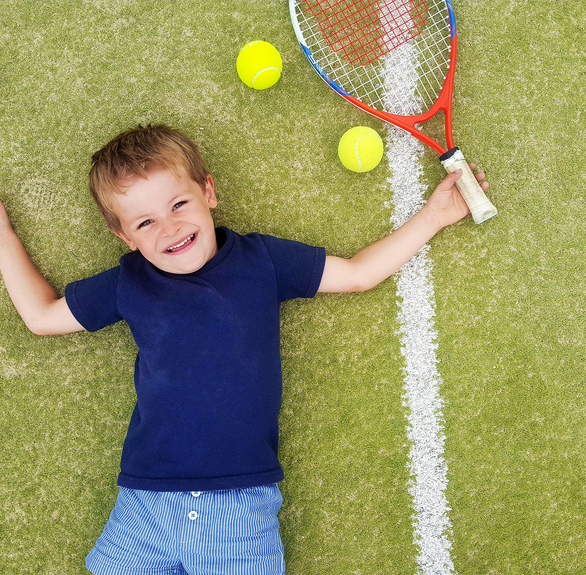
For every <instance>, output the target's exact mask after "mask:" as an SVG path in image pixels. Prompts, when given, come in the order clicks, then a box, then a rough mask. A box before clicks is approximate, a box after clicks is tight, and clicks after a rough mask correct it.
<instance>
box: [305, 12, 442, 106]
mask: <svg viewBox="0 0 586 575" xmlns="http://www.w3.org/2000/svg"><path fill="white" fill-rule="evenodd" d="M342 4H343V5H344V6H345V9H344V10H343V11H342V12H341V14H342V15H346V20H343V19H342V18H341V17H340V16H339V15H337V14H336V15H333V13H332V12H327V10H328V9H329V10H332V7H334V8H336V10H339V9H340V8H341V5H342ZM349 5H352V8H351V9H350V7H349ZM374 9H376V18H375V17H374V16H373V10H374ZM319 10H321V11H322V12H326V13H327V14H328V16H329V21H328V23H327V24H326V23H324V21H323V20H324V18H325V17H324V16H321V20H320V19H319V18H318V17H316V16H315V15H314V13H319ZM296 16H297V20H298V24H299V28H300V29H301V31H302V34H303V37H304V40H305V42H306V44H307V46H308V48H309V50H310V51H311V52H312V55H313V57H314V59H315V61H316V62H317V63H318V64H319V65H320V66H321V67H322V68H323V70H324V72H325V73H326V74H327V75H328V76H329V77H330V79H331V80H333V81H334V82H335V83H336V84H337V85H338V86H340V87H341V88H342V89H343V90H345V91H346V92H348V93H349V94H351V95H352V96H354V97H356V98H357V99H359V100H361V101H362V102H364V103H365V104H367V105H369V106H371V107H372V108H375V109H378V110H384V111H386V112H390V113H394V114H402V115H415V114H419V113H421V111H422V110H427V109H429V108H431V106H433V103H434V102H435V100H436V99H437V97H438V95H439V93H440V91H441V88H442V86H443V84H444V80H445V77H446V74H447V71H448V68H449V62H450V52H449V50H450V39H451V30H450V23H449V17H448V12H447V8H446V3H445V1H444V0H425V1H422V0H409V1H407V0H386V1H384V0H379V1H376V2H375V1H374V0H344V1H343V2H341V1H340V0H300V1H299V2H298V3H297V8H296ZM350 16H351V18H350ZM361 16H364V17H365V18H364V21H368V22H369V23H372V26H375V24H376V27H377V31H376V34H375V33H374V32H373V31H372V30H370V33H367V30H366V26H363V29H362V30H361V29H360V28H359V27H358V26H357V23H358V22H361V21H362V20H360V17H361ZM334 20H335V23H336V25H337V26H338V28H340V29H336V34H337V35H338V37H343V35H344V34H345V35H347V36H352V41H353V42H354V43H355V44H356V45H358V44H359V43H360V42H361V43H362V44H361V45H364V46H365V47H368V48H369V50H370V51H371V53H373V54H376V55H377V57H376V59H374V60H372V61H370V62H368V63H366V64H361V60H360V58H356V57H354V60H353V63H351V62H350V59H349V58H348V56H347V52H348V50H349V49H347V50H346V51H344V50H335V49H334V48H333V47H332V39H331V38H330V39H328V37H327V36H326V33H324V31H323V29H324V28H325V27H326V25H327V26H333V24H332V22H334ZM415 22H416V23H417V26H415V27H414V26H413V23H415ZM369 25H370V24H369ZM343 26H346V27H349V28H350V30H346V31H343V30H342V27H343ZM413 29H415V30H416V32H417V33H416V34H415V33H414V32H413ZM359 34H363V37H362V39H360V40H359ZM407 35H410V37H409V38H407ZM398 38H401V39H403V40H405V41H401V40H399V39H398ZM372 44H376V48H373V47H372ZM365 50H366V48H364V53H365ZM363 56H364V54H363Z"/></svg>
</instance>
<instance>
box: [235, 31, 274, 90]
mask: <svg viewBox="0 0 586 575" xmlns="http://www.w3.org/2000/svg"><path fill="white" fill-rule="evenodd" d="M236 71H237V72H238V76H240V79H241V80H242V81H243V82H244V83H245V84H246V85H247V86H248V87H249V88H254V89H255V90H265V89H266V88H270V87H271V86H273V85H274V84H276V83H277V82H278V81H279V78H280V77H281V72H282V71H283V60H281V55H280V54H279V51H278V50H277V49H276V48H275V47H274V46H273V45H272V44H269V43H268V42H263V41H261V40H255V41H254V42H249V43H248V44H246V46H244V48H242V50H240V54H238V59H237V60H236Z"/></svg>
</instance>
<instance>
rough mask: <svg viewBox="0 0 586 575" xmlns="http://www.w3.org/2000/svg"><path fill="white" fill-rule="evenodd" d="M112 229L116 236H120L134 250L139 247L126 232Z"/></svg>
mask: <svg viewBox="0 0 586 575" xmlns="http://www.w3.org/2000/svg"><path fill="white" fill-rule="evenodd" d="M110 231H111V232H112V233H113V234H114V235H115V236H118V237H119V238H120V239H121V240H122V241H123V242H124V243H125V244H126V245H127V246H128V247H129V248H130V249H131V250H132V251H133V252H134V251H136V250H137V249H138V248H137V246H136V245H135V244H134V242H133V241H132V240H131V239H130V238H129V237H128V236H127V235H126V234H125V233H124V232H121V231H118V230H113V229H112V228H110Z"/></svg>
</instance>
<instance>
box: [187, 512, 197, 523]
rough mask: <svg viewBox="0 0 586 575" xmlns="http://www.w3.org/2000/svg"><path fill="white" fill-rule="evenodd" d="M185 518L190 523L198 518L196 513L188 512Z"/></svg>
mask: <svg viewBox="0 0 586 575" xmlns="http://www.w3.org/2000/svg"><path fill="white" fill-rule="evenodd" d="M187 517H189V519H191V521H195V520H196V519H197V518H198V517H199V515H198V514H197V511H190V512H189V515H188V516H187Z"/></svg>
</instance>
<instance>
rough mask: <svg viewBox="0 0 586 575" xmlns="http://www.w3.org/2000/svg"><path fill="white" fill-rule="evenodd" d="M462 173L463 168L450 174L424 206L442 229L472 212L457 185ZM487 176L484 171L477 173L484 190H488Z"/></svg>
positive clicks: (473, 166) (471, 165) (476, 175)
mask: <svg viewBox="0 0 586 575" xmlns="http://www.w3.org/2000/svg"><path fill="white" fill-rule="evenodd" d="M469 165H470V169H471V170H472V171H474V169H475V168H476V166H475V165H474V164H469ZM461 175H462V170H456V171H455V172H454V173H452V174H448V175H447V176H446V177H445V178H444V179H443V181H442V182H441V183H440V184H439V186H438V187H437V188H436V189H435V190H434V192H433V194H431V196H430V198H429V200H428V201H427V204H426V205H425V207H424V208H423V209H424V210H427V211H428V213H431V214H433V215H434V216H435V218H436V219H437V223H438V225H439V227H440V229H441V228H444V227H446V226H449V225H451V224H455V223H456V222H457V221H459V220H461V219H462V218H463V217H464V216H466V215H468V214H469V213H470V210H469V209H468V206H467V205H466V202H465V201H464V198H463V197H462V195H461V194H460V192H459V191H458V188H457V187H456V182H457V181H458V179H459V178H460V176H461ZM485 176H486V174H485V173H484V172H478V173H477V174H475V177H476V180H477V181H478V183H479V184H480V187H481V188H482V190H483V191H486V190H487V189H488V185H489V184H488V182H485V181H484V178H485Z"/></svg>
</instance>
